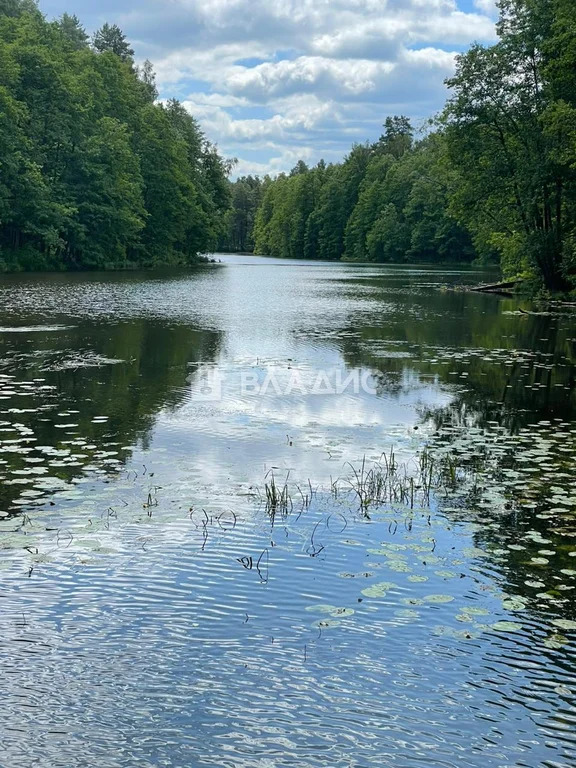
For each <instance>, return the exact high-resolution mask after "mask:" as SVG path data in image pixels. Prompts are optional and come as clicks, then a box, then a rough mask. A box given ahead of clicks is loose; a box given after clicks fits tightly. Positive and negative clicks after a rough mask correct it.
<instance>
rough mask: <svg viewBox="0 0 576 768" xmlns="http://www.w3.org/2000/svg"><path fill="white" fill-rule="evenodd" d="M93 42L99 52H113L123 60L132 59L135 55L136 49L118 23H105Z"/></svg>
mask: <svg viewBox="0 0 576 768" xmlns="http://www.w3.org/2000/svg"><path fill="white" fill-rule="evenodd" d="M92 44H93V46H94V49H95V50H96V51H98V52H99V53H113V54H115V55H116V56H118V57H119V58H120V59H122V61H131V60H132V56H134V51H133V50H132V48H130V45H129V43H128V42H127V40H126V38H125V36H124V34H123V32H122V30H121V29H120V27H118V26H117V25H116V24H104V26H103V27H101V28H100V29H99V30H98V31H97V32H96V34H95V35H94V40H93V41H92Z"/></svg>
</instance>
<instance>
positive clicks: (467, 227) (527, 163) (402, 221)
mask: <svg viewBox="0 0 576 768" xmlns="http://www.w3.org/2000/svg"><path fill="white" fill-rule="evenodd" d="M498 6H499V10H500V19H499V22H498V26H497V30H498V35H499V40H498V42H497V43H496V44H495V45H493V46H491V47H484V46H481V45H473V46H472V47H471V48H470V50H469V51H468V52H467V53H464V54H462V55H460V56H459V57H458V59H457V67H456V73H455V75H454V77H453V78H451V79H450V80H449V81H448V86H449V88H450V90H451V95H450V99H449V101H448V103H447V105H446V108H445V110H444V112H443V114H442V117H441V119H440V120H439V121H438V124H437V127H436V132H434V133H431V134H430V135H429V136H427V137H426V138H424V139H423V140H420V141H415V140H414V131H413V129H412V126H411V125H410V122H409V120H408V119H407V118H406V117H403V116H393V117H388V118H386V121H385V123H384V132H383V134H382V136H381V137H380V139H379V140H378V141H377V142H376V143H375V144H373V145H371V146H368V145H364V146H362V147H354V148H353V150H352V152H351V153H350V155H349V156H348V157H347V158H346V159H345V160H344V162H343V163H341V164H338V165H333V166H329V167H328V168H326V167H325V166H324V165H322V167H320V166H318V167H317V168H312V169H308V168H307V167H306V166H305V165H304V164H303V163H301V164H299V165H298V166H297V167H296V168H295V169H294V170H293V171H292V173H291V174H290V175H289V176H280V177H279V178H278V179H276V180H275V181H273V182H271V183H270V184H269V185H268V187H267V188H266V191H265V194H264V196H263V198H262V203H261V205H260V208H259V210H258V212H257V214H256V224H255V240H256V249H257V251H259V252H261V253H269V254H272V255H275V256H282V257H289V256H291V257H293V256H299V257H304V258H320V259H340V258H345V259H349V260H360V261H382V262H392V261H393V262H422V261H427V262H466V261H471V260H472V259H477V260H479V261H499V263H500V265H501V268H502V270H503V272H504V274H505V275H507V276H511V277H515V276H519V275H521V276H529V277H530V278H531V279H532V281H533V282H534V283H535V284H540V285H543V286H544V287H546V288H548V289H552V290H567V289H570V288H573V287H574V286H575V285H576V25H575V24H574V2H573V0H499V3H498Z"/></svg>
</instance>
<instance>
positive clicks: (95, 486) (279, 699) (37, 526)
mask: <svg viewBox="0 0 576 768" xmlns="http://www.w3.org/2000/svg"><path fill="white" fill-rule="evenodd" d="M222 258H223V260H224V261H225V262H226V263H224V264H220V265H214V266H206V267H200V268H198V269H197V270H196V271H194V272H191V273H187V274H169V275H158V276H151V275H136V274H130V275H110V274H106V275H89V276H78V275H57V276H13V277H3V279H2V283H1V284H0V601H1V602H0V664H1V669H2V675H1V678H0V701H1V704H2V717H1V722H0V766H1V768H12V767H13V766H42V768H44V767H45V768H55V767H58V768H60V767H62V768H76V767H80V766H82V767H83V766H87V765H97V766H101V767H103V768H107V767H108V766H110V768H112V767H115V766H122V767H124V766H150V767H152V766H154V767H156V766H170V767H172V766H174V768H176V767H178V768H183V766H187V767H193V768H204V766H230V768H232V766H234V767H236V766H238V767H240V768H253V767H257V768H280V767H284V766H294V767H296V766H298V768H316V767H317V766H318V767H319V766H324V767H326V768H328V767H329V768H375V767H376V766H378V767H380V766H394V768H397V767H398V768H413V767H414V768H416V767H422V768H424V767H426V768H431V767H432V766H434V768H437V767H438V768H444V767H446V768H448V767H449V768H452V767H454V768H456V767H457V766H458V767H459V766H463V765H466V766H471V767H472V768H476V767H478V768H496V767H498V768H512V767H514V768H521V767H522V768H537V767H538V766H548V767H549V768H560V767H562V768H568V767H570V768H574V766H576V658H575V651H576V593H575V592H574V590H575V588H576V493H575V492H574V490H575V488H576V467H575V465H574V457H575V456H576V399H575V386H576V383H575V374H576V356H575V351H576V349H575V344H576V314H575V313H573V312H572V311H571V310H569V309H564V310H559V311H557V312H552V313H546V314H525V312H531V311H533V310H534V309H535V308H534V307H533V306H531V305H530V304H528V303H525V302H524V303H523V302H518V301H515V300H508V299H501V298H497V297H494V296H483V295H478V294H471V293H465V292H458V291H452V290H447V288H449V287H452V286H457V285H461V284H470V283H474V282H478V281H480V280H481V279H482V278H483V276H482V274H480V273H475V272H471V271H467V272H464V271H462V272H461V271H458V270H442V269H400V268H394V269H384V268H373V267H358V266H348V265H335V264H330V265H322V264H313V263H298V262H274V261H271V260H267V259H258V258H253V257H232V256H226V257H222ZM424 446H427V453H426V456H427V458H426V460H425V462H424V464H421V463H419V462H421V461H422V450H423V448H424ZM390 451H393V452H394V457H395V458H394V462H395V463H396V464H397V466H398V477H399V480H398V487H399V488H403V489H404V490H403V491H402V492H401V494H400V495H401V498H400V497H395V498H392V499H389V500H388V502H387V503H376V502H374V503H371V504H369V505H368V508H367V509H365V510H364V511H363V510H362V509H361V508H360V506H359V503H358V497H357V494H356V493H355V491H354V486H355V485H356V486H357V484H358V475H355V474H354V470H356V472H361V471H362V470H361V467H362V464H363V463H364V467H365V468H366V469H367V468H370V467H372V466H374V465H375V463H377V462H379V466H386V462H390V458H389V457H390ZM383 453H385V454H386V457H387V458H386V459H382V454H383ZM423 466H424V470H423V469H422V467H423ZM432 467H442V473H441V475H442V481H441V482H439V483H437V484H436V485H435V490H434V491H433V492H432V493H428V494H426V493H425V492H424V490H423V488H425V482H426V481H425V480H422V478H423V472H424V474H425V473H426V472H427V471H428V468H431V469H430V471H431V472H432V471H434V472H436V471H438V472H440V470H436V469H434V470H432ZM439 476H440V475H439ZM411 477H412V478H416V480H415V481H412V485H410V482H411V481H410V478H411ZM272 478H274V481H272ZM272 482H274V483H276V484H278V485H279V486H280V487H283V486H284V483H285V482H286V484H287V489H288V495H289V501H288V502H287V503H286V505H279V506H278V507H277V508H276V509H271V508H270V505H269V504H268V505H267V504H266V492H265V486H266V484H268V486H269V487H270V485H271V484H272ZM414 487H416V491H414ZM407 488H411V489H412V490H411V491H408V495H406V489H407ZM410 494H412V495H410Z"/></svg>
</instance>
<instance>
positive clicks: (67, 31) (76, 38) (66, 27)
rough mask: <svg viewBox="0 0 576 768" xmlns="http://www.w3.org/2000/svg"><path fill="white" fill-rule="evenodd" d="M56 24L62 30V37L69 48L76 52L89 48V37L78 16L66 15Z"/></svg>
mask: <svg viewBox="0 0 576 768" xmlns="http://www.w3.org/2000/svg"><path fill="white" fill-rule="evenodd" d="M54 23H55V24H56V26H57V27H59V28H60V31H61V32H62V37H63V38H64V39H65V41H66V43H67V44H68V45H69V46H71V47H72V48H75V49H76V50H81V49H82V48H87V47H88V40H89V38H88V35H87V34H86V30H85V29H84V27H83V26H82V24H81V23H80V19H79V18H78V17H77V16H75V15H74V16H70V14H68V13H64V14H63V15H62V16H61V17H60V18H59V19H58V21H56V22H54Z"/></svg>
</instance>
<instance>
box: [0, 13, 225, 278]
mask: <svg viewBox="0 0 576 768" xmlns="http://www.w3.org/2000/svg"><path fill="white" fill-rule="evenodd" d="M0 3H1V4H0V11H1V13H0V268H2V269H5V270H19V269H102V268H135V267H138V266H150V267H152V266H156V265H160V264H186V263H189V262H191V261H194V260H196V258H197V255H198V253H200V252H202V251H206V250H209V249H211V248H213V247H214V246H215V244H216V242H217V239H218V237H219V236H220V234H221V232H222V229H223V223H222V222H223V219H224V217H225V214H226V212H227V209H228V205H229V189H228V180H227V175H228V173H229V170H230V167H229V164H228V163H226V162H225V161H224V160H223V159H222V158H221V157H220V156H219V154H218V152H217V150H216V149H215V147H213V146H212V145H210V144H209V143H208V142H207V141H206V139H205V137H204V135H203V133H202V131H201V129H200V127H199V125H198V123H197V122H196V121H195V120H194V118H193V117H192V116H191V115H189V114H188V113H187V112H186V110H185V109H184V108H183V107H182V105H181V104H179V103H178V102H176V101H172V102H170V103H169V104H168V105H167V106H165V107H164V106H162V105H160V104H156V103H155V100H156V98H157V91H156V86H155V82H154V72H153V69H152V65H151V64H150V62H145V64H144V65H143V66H142V67H141V68H134V66H133V62H132V50H131V48H130V46H129V44H128V43H127V41H126V40H125V38H124V35H123V34H122V32H121V31H120V30H119V29H118V28H117V27H115V26H110V25H104V27H102V29H101V30H100V31H99V32H98V33H97V34H96V36H95V38H94V46H93V47H92V48H91V47H90V45H89V43H88V38H87V35H86V33H85V31H84V29H83V27H82V26H81V24H80V22H79V20H78V19H77V18H76V17H75V16H70V15H68V14H64V15H63V16H62V17H61V18H60V19H59V20H57V21H55V22H47V21H46V20H45V19H44V18H43V16H42V15H41V14H40V13H39V12H38V10H37V9H36V6H35V5H34V4H33V3H31V2H28V1H27V0H18V1H17V0H0Z"/></svg>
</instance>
